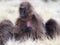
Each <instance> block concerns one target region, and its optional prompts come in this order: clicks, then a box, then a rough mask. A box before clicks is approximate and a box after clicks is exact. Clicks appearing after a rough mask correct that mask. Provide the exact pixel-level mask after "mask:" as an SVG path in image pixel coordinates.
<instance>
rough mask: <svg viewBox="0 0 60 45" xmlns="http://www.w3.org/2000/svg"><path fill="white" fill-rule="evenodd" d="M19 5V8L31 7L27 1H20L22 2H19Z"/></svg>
mask: <svg viewBox="0 0 60 45" xmlns="http://www.w3.org/2000/svg"><path fill="white" fill-rule="evenodd" d="M20 7H21V8H24V7H31V4H30V3H29V2H22V3H21V4H20Z"/></svg>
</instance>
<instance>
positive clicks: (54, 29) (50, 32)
mask: <svg viewBox="0 0 60 45" xmlns="http://www.w3.org/2000/svg"><path fill="white" fill-rule="evenodd" d="M59 27H60V26H59V25H58V23H57V22H56V21H55V20H54V19H50V20H48V21H47V22H46V34H47V36H48V38H49V37H50V38H52V39H53V38H54V37H56V36H57V35H59V34H60V29H59Z"/></svg>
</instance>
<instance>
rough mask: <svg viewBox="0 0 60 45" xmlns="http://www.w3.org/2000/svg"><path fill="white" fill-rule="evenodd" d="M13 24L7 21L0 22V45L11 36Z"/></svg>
mask: <svg viewBox="0 0 60 45" xmlns="http://www.w3.org/2000/svg"><path fill="white" fill-rule="evenodd" d="M12 33H13V24H12V22H11V21H9V20H3V21H2V22H0V45H4V43H6V41H7V40H8V39H9V38H12V36H13V34H12Z"/></svg>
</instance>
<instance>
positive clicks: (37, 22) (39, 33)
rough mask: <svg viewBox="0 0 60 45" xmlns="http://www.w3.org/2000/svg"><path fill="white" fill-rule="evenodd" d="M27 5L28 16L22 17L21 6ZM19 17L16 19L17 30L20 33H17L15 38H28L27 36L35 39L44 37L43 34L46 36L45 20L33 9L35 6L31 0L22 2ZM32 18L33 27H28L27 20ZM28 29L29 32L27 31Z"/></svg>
mask: <svg viewBox="0 0 60 45" xmlns="http://www.w3.org/2000/svg"><path fill="white" fill-rule="evenodd" d="M21 7H25V8H26V12H25V15H26V18H25V19H22V18H21V16H20V15H21V14H20V8H21ZM19 14H20V15H19V18H18V19H17V21H16V27H18V28H17V31H18V32H19V33H15V38H16V39H18V40H19V39H27V38H32V39H33V40H35V39H42V38H43V36H45V30H44V26H43V21H42V18H41V17H40V16H39V15H38V14H37V13H36V12H34V11H33V8H32V6H31V4H30V3H29V2H22V3H21V5H20V7H19ZM28 20H30V22H31V28H30V29H29V31H28V29H26V28H27V27H26V23H27V21H28ZM26 31H27V32H26Z"/></svg>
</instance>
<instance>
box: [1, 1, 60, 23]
mask: <svg viewBox="0 0 60 45" xmlns="http://www.w3.org/2000/svg"><path fill="white" fill-rule="evenodd" d="M24 1H28V2H30V3H31V4H32V6H33V8H34V9H35V11H36V12H37V13H38V14H39V15H40V16H41V17H42V18H43V20H44V22H46V21H47V20H48V19H50V18H53V19H55V20H56V21H57V22H58V23H60V0H0V20H3V19H9V20H11V21H12V22H13V23H15V21H16V19H17V17H18V15H19V13H18V9H19V5H20V3H21V2H24Z"/></svg>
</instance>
